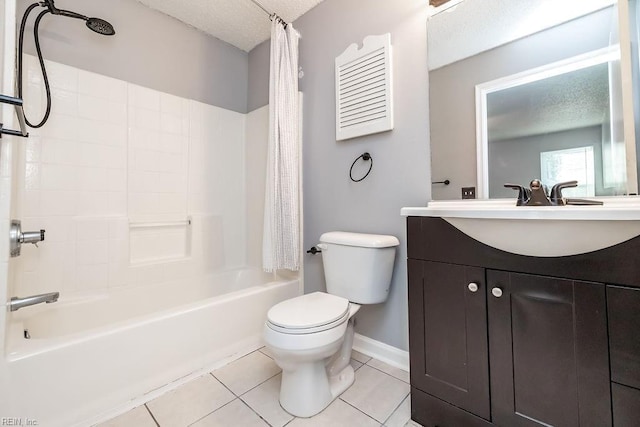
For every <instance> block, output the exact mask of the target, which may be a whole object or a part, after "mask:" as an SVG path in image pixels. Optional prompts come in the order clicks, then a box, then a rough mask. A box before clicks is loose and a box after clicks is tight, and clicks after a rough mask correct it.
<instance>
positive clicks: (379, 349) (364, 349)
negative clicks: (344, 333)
mask: <svg viewBox="0 0 640 427" xmlns="http://www.w3.org/2000/svg"><path fill="white" fill-rule="evenodd" d="M353 349H354V350H356V351H359V352H360V353H362V354H366V355H367V356H371V357H373V358H374V359H378V360H380V361H381V362H384V363H386V364H388V365H391V366H395V367H396V368H400V369H402V370H404V371H407V372H409V352H408V351H404V350H400V349H399V348H396V347H393V346H390V345H389V344H385V343H383V342H380V341H376V340H374V339H371V338H369V337H365V336H364V335H360V334H355V336H354V337H353Z"/></svg>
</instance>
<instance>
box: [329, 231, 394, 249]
mask: <svg viewBox="0 0 640 427" xmlns="http://www.w3.org/2000/svg"><path fill="white" fill-rule="evenodd" d="M320 242H322V243H333V244H336V245H345V246H359V247H362V248H388V247H392V246H398V245H399V244H400V242H399V241H398V239H397V238H396V237H394V236H387V235H384V234H363V233H350V232H347V231H330V232H328V233H324V234H323V235H322V236H320Z"/></svg>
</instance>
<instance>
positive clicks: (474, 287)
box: [467, 282, 478, 292]
mask: <svg viewBox="0 0 640 427" xmlns="http://www.w3.org/2000/svg"><path fill="white" fill-rule="evenodd" d="M467 288H469V290H470V291H471V292H478V284H477V283H475V282H471V283H469V284H468V285H467Z"/></svg>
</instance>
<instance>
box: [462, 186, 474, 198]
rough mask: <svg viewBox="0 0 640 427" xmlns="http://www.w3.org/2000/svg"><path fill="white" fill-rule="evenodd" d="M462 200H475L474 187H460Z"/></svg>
mask: <svg viewBox="0 0 640 427" xmlns="http://www.w3.org/2000/svg"><path fill="white" fill-rule="evenodd" d="M462 198H463V199H475V198H476V187H462Z"/></svg>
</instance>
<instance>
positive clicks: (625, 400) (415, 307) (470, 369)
mask: <svg viewBox="0 0 640 427" xmlns="http://www.w3.org/2000/svg"><path fill="white" fill-rule="evenodd" d="M407 231H408V240H407V245H408V257H409V259H408V279H409V280H408V283H409V287H408V292H409V340H410V343H409V344H410V361H411V386H412V390H411V392H412V393H411V399H412V402H411V404H412V418H413V419H414V420H416V421H417V422H419V423H421V424H422V425H424V426H439V427H446V426H452V427H457V426H488V425H498V426H505V427H511V426H542V425H553V426H598V427H600V426H611V425H615V426H637V425H640V414H638V411H639V409H638V408H639V407H640V390H638V388H637V387H638V384H640V377H639V376H638V375H640V374H639V373H640V283H638V281H640V275H638V274H637V273H638V271H637V270H636V269H637V267H632V268H629V267H628V264H629V261H628V260H626V261H625V260H624V253H625V252H626V251H628V250H630V249H636V250H640V239H632V241H630V242H631V243H630V242H625V243H624V244H623V245H627V246H626V248H622V249H624V250H622V251H617V250H614V252H615V253H614V252H611V251H612V249H611V248H609V249H603V250H601V251H595V252H591V253H588V254H583V255H575V256H569V257H549V258H539V257H528V256H522V255H515V254H511V253H508V252H504V251H500V250H498V249H494V248H492V247H489V246H486V245H484V244H482V243H480V242H478V241H476V240H474V239H472V238H470V237H468V236H467V235H465V234H464V233H462V232H460V231H459V230H457V229H456V228H455V227H453V226H451V225H450V224H449V223H447V222H446V221H444V220H442V219H441V218H431V217H409V218H408V219H407ZM634 241H635V242H634ZM629 244H631V245H635V246H636V247H634V248H631V247H630V246H628V245H629ZM618 249H620V248H618ZM633 253H635V254H637V253H640V252H637V251H636V252H633ZM628 254H629V252H627V256H628ZM611 262H612V263H613V264H608V263H611ZM618 267H620V268H618ZM625 269H626V271H622V272H621V271H620V270H625ZM616 270H617V271H616ZM607 273H610V274H609V276H610V277H614V278H615V279H616V280H617V282H613V283H614V284H612V283H611V282H608V281H607V280H604V279H605V278H606V277H607ZM620 285H623V286H620ZM636 298H637V299H636ZM607 309H608V310H607ZM614 310H615V311H616V313H617V314H616V315H613V316H612V312H613V311H614ZM608 316H609V318H608ZM610 355H611V356H610ZM610 358H611V362H610ZM610 372H611V374H610ZM612 381H614V382H612Z"/></svg>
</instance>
